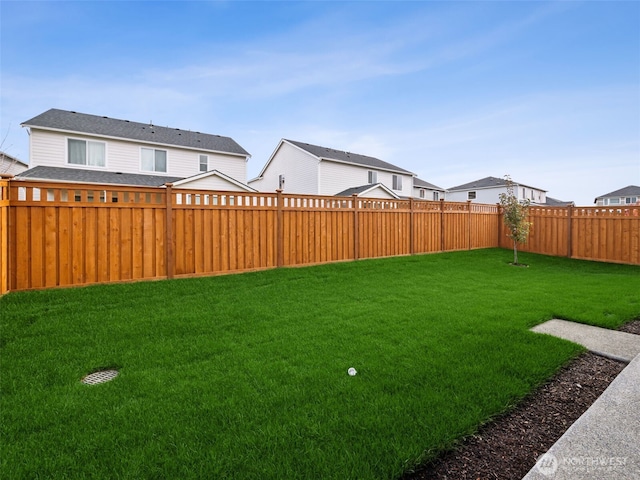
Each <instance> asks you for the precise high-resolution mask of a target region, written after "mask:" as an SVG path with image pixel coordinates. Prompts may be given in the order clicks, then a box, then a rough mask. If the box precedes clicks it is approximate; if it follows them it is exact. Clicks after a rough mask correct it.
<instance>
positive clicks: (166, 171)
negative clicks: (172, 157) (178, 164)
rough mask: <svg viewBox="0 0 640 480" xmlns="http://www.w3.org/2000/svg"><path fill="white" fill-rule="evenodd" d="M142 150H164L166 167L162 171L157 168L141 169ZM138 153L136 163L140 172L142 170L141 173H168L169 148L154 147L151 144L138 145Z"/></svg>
mask: <svg viewBox="0 0 640 480" xmlns="http://www.w3.org/2000/svg"><path fill="white" fill-rule="evenodd" d="M143 150H153V151H154V152H155V151H156V150H161V151H163V152H165V153H166V154H167V168H166V170H165V171H164V172H161V171H159V170H145V169H143V168H142V151H143ZM139 155H140V163H139V164H138V165H139V168H140V172H142V173H159V174H163V173H164V174H167V173H169V150H168V149H166V148H156V147H153V146H149V147H140V152H139ZM154 155H155V154H154ZM154 162H155V159H154Z"/></svg>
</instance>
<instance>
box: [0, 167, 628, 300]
mask: <svg viewBox="0 0 640 480" xmlns="http://www.w3.org/2000/svg"><path fill="white" fill-rule="evenodd" d="M637 213H638V208H637V207H633V208H630V209H623V210H620V211H613V210H611V209H602V208H601V207H598V208H584V209H582V208H572V209H567V208H559V209H556V208H554V209H549V208H547V209H538V208H532V209H531V219H532V221H533V228H532V230H531V235H530V240H529V243H527V244H525V245H524V246H522V247H521V248H522V250H527V251H533V252H538V253H544V254H549V255H561V256H570V257H575V258H588V259H593V260H602V261H615V262H623V263H634V264H640V259H639V258H638V231H639V220H640V218H638V215H637ZM498 246H500V247H505V248H511V247H512V244H511V243H510V241H509V240H508V239H507V238H506V235H505V230H504V227H503V225H502V222H501V217H500V212H499V208H498V206H497V205H480V204H474V203H470V202H465V203H452V202H444V201H439V202H429V201H421V200H413V199H408V200H382V199H371V198H368V199H364V198H358V197H356V196H352V197H323V196H311V195H291V194H284V193H282V192H276V193H244V192H242V193H241V192H212V191H206V190H202V191H198V190H188V189H176V188H172V186H171V185H168V186H167V187H166V188H165V187H162V188H155V187H149V188H145V187H120V186H115V185H87V184H82V185H80V184H64V183H45V182H37V181H24V180H11V181H7V180H2V179H0V247H1V248H2V251H1V252H0V261H1V262H2V263H1V264H0V293H5V292H7V291H9V290H26V289H35V288H48V287H55V286H71V285H87V284H93V283H105V282H120V281H130V280H144V279H160V278H174V277H184V276H193V275H214V274H220V273H226V272H240V271H249V270H258V269H268V268H275V267H279V266H293V265H311V264H320V263H326V262H336V261H344V260H356V259H361V258H376V257H386V256H395V255H411V254H420V253H429V252H442V251H454V250H467V249H476V248H488V247H498Z"/></svg>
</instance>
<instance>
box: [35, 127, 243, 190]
mask: <svg viewBox="0 0 640 480" xmlns="http://www.w3.org/2000/svg"><path fill="white" fill-rule="evenodd" d="M67 138H79V139H87V140H94V141H100V142H104V143H106V157H107V158H106V166H105V168H100V167H91V166H87V165H70V164H68V163H67ZM30 142H31V145H30V156H31V158H30V165H29V166H30V167H31V168H33V167H36V166H39V165H43V166H49V167H68V168H82V169H95V170H107V171H112V172H123V173H153V174H154V175H168V176H175V177H190V176H193V175H197V174H199V173H201V172H200V163H199V162H200V160H199V155H200V154H203V153H204V154H206V155H209V170H214V169H215V170H218V171H220V172H222V173H224V174H225V175H228V176H230V177H232V178H235V179H236V180H238V181H240V182H243V183H245V182H246V181H247V163H246V160H245V158H244V157H239V156H234V155H224V154H218V153H210V152H201V151H197V150H189V149H184V148H178V147H176V148H174V147H165V146H162V145H158V146H154V145H149V144H141V143H135V142H128V141H125V140H114V139H102V138H99V137H91V136H87V135H76V134H64V133H58V132H49V131H44V130H38V129H34V128H32V129H31V136H30ZM141 147H146V148H158V149H161V150H166V151H167V171H166V172H148V171H142V170H141V165H140V155H141V154H140V149H141Z"/></svg>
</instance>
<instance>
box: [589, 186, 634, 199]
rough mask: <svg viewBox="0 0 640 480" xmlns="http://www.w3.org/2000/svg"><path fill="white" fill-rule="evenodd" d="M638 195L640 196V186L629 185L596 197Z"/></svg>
mask: <svg viewBox="0 0 640 480" xmlns="http://www.w3.org/2000/svg"><path fill="white" fill-rule="evenodd" d="M636 196H640V187H638V186H637V185H629V186H628V187H624V188H621V189H620V190H616V191H614V192H610V193H607V194H605V195H600V196H599V197H596V200H597V199H598V198H605V197H636Z"/></svg>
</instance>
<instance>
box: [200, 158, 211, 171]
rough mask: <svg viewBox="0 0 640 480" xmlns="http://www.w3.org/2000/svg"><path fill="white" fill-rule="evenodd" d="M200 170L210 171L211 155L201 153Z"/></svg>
mask: <svg viewBox="0 0 640 480" xmlns="http://www.w3.org/2000/svg"><path fill="white" fill-rule="evenodd" d="M200 171H201V172H208V171H209V155H200Z"/></svg>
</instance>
